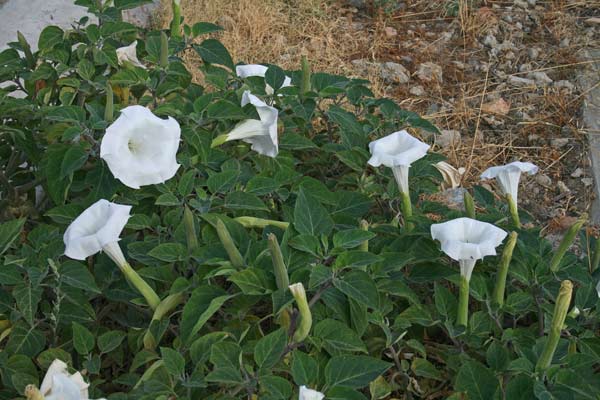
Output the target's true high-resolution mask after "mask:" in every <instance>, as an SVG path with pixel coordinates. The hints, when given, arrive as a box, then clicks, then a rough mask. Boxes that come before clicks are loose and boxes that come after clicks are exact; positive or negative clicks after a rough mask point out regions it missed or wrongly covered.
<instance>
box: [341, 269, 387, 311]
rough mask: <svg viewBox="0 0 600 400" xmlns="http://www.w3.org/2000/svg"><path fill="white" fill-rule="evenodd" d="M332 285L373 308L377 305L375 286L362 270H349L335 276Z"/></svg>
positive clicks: (377, 297) (377, 298)
mask: <svg viewBox="0 0 600 400" xmlns="http://www.w3.org/2000/svg"><path fill="white" fill-rule="evenodd" d="M333 285H334V286H335V287H336V288H338V289H339V290H340V291H342V292H343V293H344V294H346V295H347V296H349V297H351V298H353V299H354V300H356V301H358V302H359V303H363V304H365V305H367V306H368V307H370V308H374V309H377V308H378V307H379V295H378V293H377V287H376V286H375V284H374V283H373V280H371V277H370V276H369V274H367V273H366V272H364V271H350V272H349V273H347V274H345V275H344V276H343V277H342V278H335V279H334V280H333Z"/></svg>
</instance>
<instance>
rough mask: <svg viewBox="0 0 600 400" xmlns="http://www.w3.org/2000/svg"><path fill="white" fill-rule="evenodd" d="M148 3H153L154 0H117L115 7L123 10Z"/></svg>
mask: <svg viewBox="0 0 600 400" xmlns="http://www.w3.org/2000/svg"><path fill="white" fill-rule="evenodd" d="M148 3H152V0H115V7H116V8H117V9H118V10H119V11H121V10H127V9H130V8H135V7H139V6H142V5H144V4H148Z"/></svg>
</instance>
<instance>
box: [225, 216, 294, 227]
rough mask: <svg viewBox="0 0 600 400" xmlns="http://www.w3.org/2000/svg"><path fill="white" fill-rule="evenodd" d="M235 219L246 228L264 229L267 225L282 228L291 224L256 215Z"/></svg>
mask: <svg viewBox="0 0 600 400" xmlns="http://www.w3.org/2000/svg"><path fill="white" fill-rule="evenodd" d="M234 220H235V221H236V222H237V223H239V224H240V225H242V226H243V227H244V228H261V229H264V228H266V227H267V226H269V225H271V226H276V227H278V228H281V229H287V228H288V227H289V226H290V223H289V222H284V221H275V220H272V219H263V218H256V217H237V218H234Z"/></svg>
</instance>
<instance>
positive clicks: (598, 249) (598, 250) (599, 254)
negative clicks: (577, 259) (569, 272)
mask: <svg viewBox="0 0 600 400" xmlns="http://www.w3.org/2000/svg"><path fill="white" fill-rule="evenodd" d="M599 264H600V238H598V239H596V240H595V242H594V255H593V258H592V265H591V271H590V273H591V272H594V271H595V270H596V269H597V268H598V265H599Z"/></svg>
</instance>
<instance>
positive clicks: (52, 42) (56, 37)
mask: <svg viewBox="0 0 600 400" xmlns="http://www.w3.org/2000/svg"><path fill="white" fill-rule="evenodd" d="M63 35H64V32H63V30H62V29H60V28H59V27H58V26H54V25H50V26H47V27H45V28H44V29H43V30H42V32H41V33H40V38H39V39H38V48H39V49H40V50H42V51H45V50H50V49H52V48H53V47H54V46H56V45H57V44H60V43H62V42H63Z"/></svg>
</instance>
